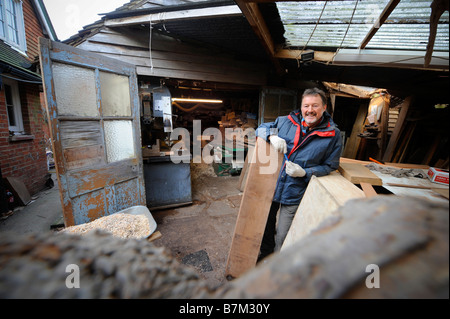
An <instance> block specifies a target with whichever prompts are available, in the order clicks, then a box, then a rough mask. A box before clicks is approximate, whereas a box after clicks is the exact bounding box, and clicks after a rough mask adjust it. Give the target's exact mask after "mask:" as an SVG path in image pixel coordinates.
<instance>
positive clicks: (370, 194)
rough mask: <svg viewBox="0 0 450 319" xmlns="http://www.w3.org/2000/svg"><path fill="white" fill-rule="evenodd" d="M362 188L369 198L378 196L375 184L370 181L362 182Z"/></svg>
mask: <svg viewBox="0 0 450 319" xmlns="http://www.w3.org/2000/svg"><path fill="white" fill-rule="evenodd" d="M360 185H361V188H362V190H363V192H364V194H365V195H366V197H367V198H369V197H374V196H377V195H378V194H377V192H376V191H375V189H374V188H373V186H372V185H371V184H369V183H365V182H361V184H360Z"/></svg>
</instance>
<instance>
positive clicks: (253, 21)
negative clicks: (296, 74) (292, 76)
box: [235, 0, 283, 74]
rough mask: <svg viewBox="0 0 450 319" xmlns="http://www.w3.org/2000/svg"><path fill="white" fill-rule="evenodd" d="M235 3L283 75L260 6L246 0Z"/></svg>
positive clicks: (237, 0) (236, 0)
mask: <svg viewBox="0 0 450 319" xmlns="http://www.w3.org/2000/svg"><path fill="white" fill-rule="evenodd" d="M235 2H236V4H237V5H238V6H239V8H240V9H241V11H242V13H243V14H244V16H245V18H246V19H247V21H248V23H249V24H250V26H251V27H252V29H253V31H254V32H255V34H256V36H257V37H258V38H259V39H260V41H261V43H262V45H263V47H264V49H265V50H266V51H267V53H268V55H269V57H270V59H271V60H272V62H273V64H274V66H275V68H276V70H277V72H278V73H279V74H281V73H282V72H283V71H282V68H281V66H280V62H279V61H278V60H277V59H276V58H275V45H274V42H273V39H272V36H271V35H270V31H269V28H268V27H267V24H266V22H265V21H264V18H263V16H262V14H261V11H260V10H259V7H258V4H257V3H253V2H248V1H244V0H235Z"/></svg>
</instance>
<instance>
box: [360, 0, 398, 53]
mask: <svg viewBox="0 0 450 319" xmlns="http://www.w3.org/2000/svg"><path fill="white" fill-rule="evenodd" d="M399 2H400V0H391V1H389V3H388V4H387V5H386V7H385V8H384V10H383V12H381V14H380V16H379V17H378V19H377V20H376V21H375V23H374V25H373V26H372V28H371V29H370V31H369V33H367V35H366V37H365V38H364V40H363V41H362V43H361V45H360V47H359V48H360V49H364V48H365V47H366V46H367V44H369V42H370V40H372V38H373V36H374V35H375V33H377V31H378V29H379V28H380V27H381V26H382V25H383V23H384V22H385V21H386V19H387V18H388V17H389V16H390V15H391V13H392V11H394V9H395V7H397V5H398V4H399Z"/></svg>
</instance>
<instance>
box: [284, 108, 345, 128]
mask: <svg viewBox="0 0 450 319" xmlns="http://www.w3.org/2000/svg"><path fill="white" fill-rule="evenodd" d="M290 117H291V119H292V120H294V122H296V123H297V124H298V125H301V121H302V113H301V112H300V111H299V110H295V111H292V112H291V114H290ZM335 127H336V125H335V123H334V121H333V119H332V118H331V115H330V113H328V112H327V111H325V112H324V113H323V117H322V121H321V122H320V124H319V125H318V126H316V127H315V128H314V129H326V128H331V129H335Z"/></svg>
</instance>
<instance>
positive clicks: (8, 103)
mask: <svg viewBox="0 0 450 319" xmlns="http://www.w3.org/2000/svg"><path fill="white" fill-rule="evenodd" d="M4 87H5V97H6V108H7V110H8V120H9V126H16V125H17V124H16V117H15V115H14V103H13V98H12V90H11V86H9V85H7V84H5V85H4Z"/></svg>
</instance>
